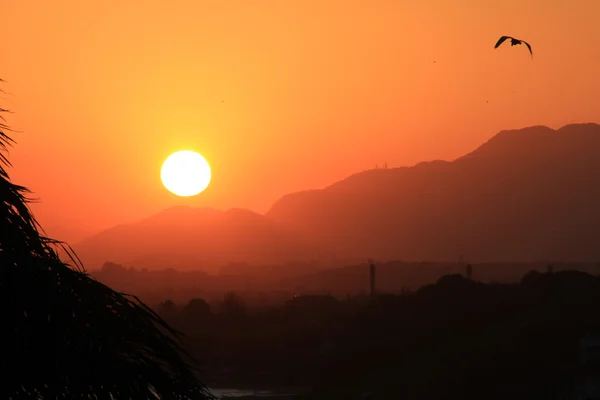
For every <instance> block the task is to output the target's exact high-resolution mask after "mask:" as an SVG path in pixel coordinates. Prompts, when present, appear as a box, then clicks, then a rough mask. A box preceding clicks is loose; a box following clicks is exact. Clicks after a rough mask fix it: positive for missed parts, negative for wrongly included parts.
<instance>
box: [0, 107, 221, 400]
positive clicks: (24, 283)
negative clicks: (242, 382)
mask: <svg viewBox="0 0 600 400" xmlns="http://www.w3.org/2000/svg"><path fill="white" fill-rule="evenodd" d="M6 112H7V110H5V109H2V108H0V200H1V202H0V313H1V315H2V317H3V319H4V320H3V321H1V322H0V324H1V325H0V340H1V341H0V360H1V361H0V365H1V366H2V370H3V371H6V372H5V373H4V374H3V376H2V384H0V398H2V399H118V400H121V399H182V400H183V399H213V398H214V397H213V396H212V395H211V393H210V391H209V390H208V389H207V388H206V386H205V385H203V384H202V382H200V380H199V379H198V378H197V376H196V371H197V370H196V367H195V366H194V364H195V363H196V360H195V359H194V358H192V357H191V356H190V355H189V353H188V352H187V351H186V350H185V348H184V346H183V344H182V341H181V334H180V333H179V332H177V331H175V330H173V329H172V328H171V327H169V326H168V325H167V324H166V323H165V322H164V321H163V320H162V319H161V318H160V317H159V316H158V315H157V314H156V313H154V312H153V311H152V310H150V309H149V308H148V307H147V306H146V305H144V304H143V303H142V302H141V301H140V300H139V299H138V298H137V297H135V296H130V295H126V294H122V293H118V292H116V291H114V290H112V289H110V288H109V287H107V286H105V285H103V284H101V283H100V282H98V281H96V280H95V279H93V278H92V277H90V276H89V275H88V274H87V273H86V272H85V269H84V268H83V265H82V264H81V262H80V261H79V259H78V258H77V256H76V255H75V253H74V252H73V251H72V250H71V248H70V247H69V246H68V245H66V244H65V243H62V242H60V241H57V240H53V239H50V238H48V237H46V235H45V234H44V232H43V230H42V228H41V227H40V226H39V224H38V222H37V221H36V219H35V218H34V216H33V214H32V213H31V211H30V209H29V206H28V202H29V201H30V199H29V198H28V197H27V196H28V195H29V193H30V192H29V191H28V189H27V188H25V187H23V186H19V185H15V184H13V183H12V182H11V181H10V179H9V175H8V173H7V171H6V168H5V167H9V166H10V162H9V161H8V159H7V157H6V155H5V154H4V153H6V152H7V150H8V148H9V147H10V145H11V144H12V143H14V142H13V140H12V139H11V138H10V137H9V136H8V134H7V132H9V131H10V129H9V128H8V126H7V125H6V122H5V119H4V117H3V114H5V113H6ZM60 249H62V250H64V251H65V253H66V254H67V255H68V257H69V260H68V262H64V261H62V260H61V259H60V257H59V254H58V252H59V251H60Z"/></svg>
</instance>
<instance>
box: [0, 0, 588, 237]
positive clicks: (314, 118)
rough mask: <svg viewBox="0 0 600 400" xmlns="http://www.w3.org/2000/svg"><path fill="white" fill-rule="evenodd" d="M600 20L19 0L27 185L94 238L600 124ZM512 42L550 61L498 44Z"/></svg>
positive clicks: (350, 4) (488, 12) (404, 2)
mask: <svg viewBox="0 0 600 400" xmlns="http://www.w3.org/2000/svg"><path fill="white" fill-rule="evenodd" d="M599 15H600V1H598V0H577V1H573V2H571V1H566V0H531V1H527V0H520V1H515V0H509V1H507V0H503V1H491V0H490V1H481V0H422V1H408V0H369V1H356V0H301V1H296V0H285V1H282V0H243V1H242V0H238V1H233V0H188V1H182V0H173V1H169V2H166V1H158V0H144V1H141V0H137V1H120V0H94V1H93V0H86V1H81V0H54V1H51V2H50V1H39V0H19V1H10V2H3V3H2V5H1V6H0V16H1V18H2V23H1V24H0V35H1V37H2V38H3V40H2V41H1V43H0V54H1V55H2V63H1V64H0V78H3V79H4V80H6V81H7V83H5V84H4V85H3V86H2V87H3V89H4V90H5V91H6V92H8V94H5V95H4V96H3V98H2V106H3V107H5V108H9V109H11V110H12V111H13V112H14V114H13V115H10V116H9V123H10V124H11V126H12V127H13V128H14V129H17V130H20V131H23V133H18V134H15V135H14V137H15V139H17V141H18V145H17V146H16V147H15V148H14V149H13V150H12V151H11V155H10V159H11V160H12V161H13V164H14V168H13V169H12V170H11V171H10V173H11V177H12V178H13V180H14V181H15V182H16V183H19V184H25V185H27V186H29V187H30V188H31V189H32V190H33V191H34V192H35V195H36V196H37V197H39V198H40V203H39V204H36V205H35V206H34V211H35V213H36V215H37V216H38V218H39V219H40V220H41V221H42V223H43V224H44V226H47V227H55V226H61V227H65V226H69V227H70V228H72V229H74V230H84V231H88V232H93V231H96V230H98V229H101V228H105V227H109V226H112V225H115V224H118V223H123V222H129V221H132V220H136V219H139V218H143V217H145V216H148V215H150V214H152V213H154V212H157V211H159V210H161V209H163V208H166V207H168V206H170V205H175V204H194V205H211V206H215V207H217V208H229V207H246V208H250V209H252V210H255V211H258V212H264V211H266V210H267V209H268V207H269V206H270V205H271V204H272V203H273V202H274V201H275V200H276V199H277V198H278V197H280V196H281V195H283V194H285V193H288V192H292V191H296V190H303V189H311V188H321V187H324V186H326V185H328V184H330V183H333V182H334V181H336V180H339V179H341V178H344V177H345V176H347V175H349V174H351V173H354V172H358V171H361V170H365V169H369V168H372V167H373V166H374V165H375V164H376V163H379V164H382V163H383V162H385V161H387V162H388V164H389V166H391V167H393V166H401V165H411V164H414V163H416V162H419V161H423V160H431V159H452V158H455V157H458V156H460V155H462V154H464V153H466V152H468V151H471V150H473V149H474V148H475V147H477V146H478V145H479V144H481V143H482V142H484V141H485V140H487V139H489V138H490V137H491V136H492V135H493V134H495V133H496V132H497V131H499V130H501V129H508V128H520V127H524V126H529V125H539V124H544V125H548V126H551V127H554V128H557V127H560V126H562V125H564V124H567V123H570V122H592V121H595V122H598V121H600V99H599V98H598V96H599V93H600V75H599V71H600V24H598V16H599ZM503 34H506V35H513V36H516V37H520V38H523V39H525V40H528V41H529V42H530V43H531V44H532V46H533V51H534V59H533V61H532V60H531V58H530V57H529V54H528V53H527V51H526V49H525V48H524V47H513V48H511V47H510V46H506V47H502V48H500V49H498V50H494V49H493V45H494V43H495V41H496V40H497V39H498V37H499V36H501V35H503ZM434 61H436V62H435V63H434ZM222 101H224V102H222ZM486 101H489V103H486ZM180 149H192V150H197V151H199V152H200V153H202V154H203V155H204V156H205V157H206V158H207V160H208V161H209V162H210V163H211V165H212V169H213V181H212V183H211V186H210V187H209V189H207V191H206V192H205V193H203V194H201V195H200V196H198V197H196V198H193V199H181V198H176V197H175V196H174V195H172V194H170V193H168V192H167V191H166V190H165V189H164V188H163V187H162V184H161V181H160V175H159V174H160V166H161V163H162V161H163V160H164V159H165V158H166V157H167V156H168V155H169V154H170V153H171V152H173V151H176V150H180Z"/></svg>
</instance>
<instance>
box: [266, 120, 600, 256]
mask: <svg viewBox="0 0 600 400" xmlns="http://www.w3.org/2000/svg"><path fill="white" fill-rule="evenodd" d="M266 215H267V217H268V218H270V219H272V220H273V221H277V222H279V223H282V224H285V225H287V226H289V227H293V228H295V229H297V230H298V231H300V232H302V233H303V234H305V235H310V236H311V237H313V238H315V239H318V240H320V241H322V242H323V243H324V244H327V245H328V246H330V247H331V249H332V250H333V251H334V252H337V253H339V254H344V255H345V256H347V257H375V258H379V259H402V260H432V261H436V260H456V259H457V258H458V257H459V255H462V254H464V255H466V257H467V258H468V259H469V260H470V261H473V262H501V261H508V262H535V261H542V260H554V261H559V260H568V261H579V262H596V261H599V260H600V125H597V124H573V125H567V126H564V127H562V128H560V129H558V130H553V129H550V128H548V127H544V126H536V127H530V128H525V129H520V130H510V131H503V132H500V133H498V134H497V135H496V136H494V137H493V138H492V139H491V140H489V141H488V142H487V143H485V144H483V145H482V146H480V147H479V148H478V149H476V150H475V151H473V152H472V153H470V154H467V155H465V156H463V157H461V158H459V159H457V160H455V161H452V162H447V161H433V162H425V163H420V164H417V165H415V166H413V167H404V168H394V169H377V170H371V171H366V172H363V173H359V174H356V175H353V176H350V177H349V178H347V179H344V180H342V181H340V182H337V183H335V184H333V185H331V186H329V187H327V188H325V189H323V190H313V191H307V192H299V193H294V194H289V195H287V196H284V197H283V198H281V199H280V200H279V201H277V202H276V203H275V204H274V205H273V207H272V208H271V210H269V212H268V213H267V214H266Z"/></svg>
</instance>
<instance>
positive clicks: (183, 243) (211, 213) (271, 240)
mask: <svg viewBox="0 0 600 400" xmlns="http://www.w3.org/2000/svg"><path fill="white" fill-rule="evenodd" d="M73 247H74V249H75V251H76V252H77V254H78V255H79V257H80V258H81V259H82V261H83V262H84V264H85V265H86V267H87V268H88V269H96V268H100V266H102V264H103V263H104V262H105V261H115V262H119V263H124V264H127V265H134V266H137V267H146V268H150V269H153V268H160V269H162V268H165V267H173V268H178V269H197V268H205V269H207V268H208V269H211V268H212V269H216V268H218V267H219V266H220V265H222V264H225V263H229V262H242V261H244V262H249V263H281V262H286V261H289V260H311V259H312V258H314V257H316V256H317V255H318V249H317V247H316V246H314V245H312V244H311V243H310V241H309V240H307V239H305V238H302V237H301V236H300V235H298V234H296V233H293V232H291V231H290V230H289V229H286V228H283V227H281V226H279V225H278V224H277V223H274V222H272V221H269V220H268V219H267V218H265V217H264V216H262V215H260V214H256V213H253V212H251V211H248V210H242V209H231V210H227V211H219V210H215V209H211V208H191V207H174V208H170V209H168V210H165V211H163V212H161V213H159V214H157V215H154V216H152V217H150V218H147V219H145V220H143V221H140V222H138V223H134V224H129V225H122V226H117V227H114V228H111V229H108V230H106V231H104V232H101V233H99V234H97V235H94V236H92V237H90V238H88V239H86V240H84V241H81V242H79V243H77V244H76V245H75V246H73Z"/></svg>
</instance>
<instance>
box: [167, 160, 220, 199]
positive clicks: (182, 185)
mask: <svg viewBox="0 0 600 400" xmlns="http://www.w3.org/2000/svg"><path fill="white" fill-rule="evenodd" d="M210 178H211V171H210V165H208V162H207V161H206V159H205V158H204V157H202V156H201V155H200V154H198V153H196V152H195V151H190V150H182V151H178V152H176V153H173V154H171V155H170V156H169V157H168V158H167V159H166V160H165V162H164V163H163V166H162V168H161V170H160V179H161V180H162V183H163V185H165V187H166V188H167V190H169V191H170V192H171V193H173V194H176V195H177V196H182V197H190V196H196V195H197V194H199V193H201V192H202V191H204V190H205V189H206V188H207V187H208V184H209V183H210Z"/></svg>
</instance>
